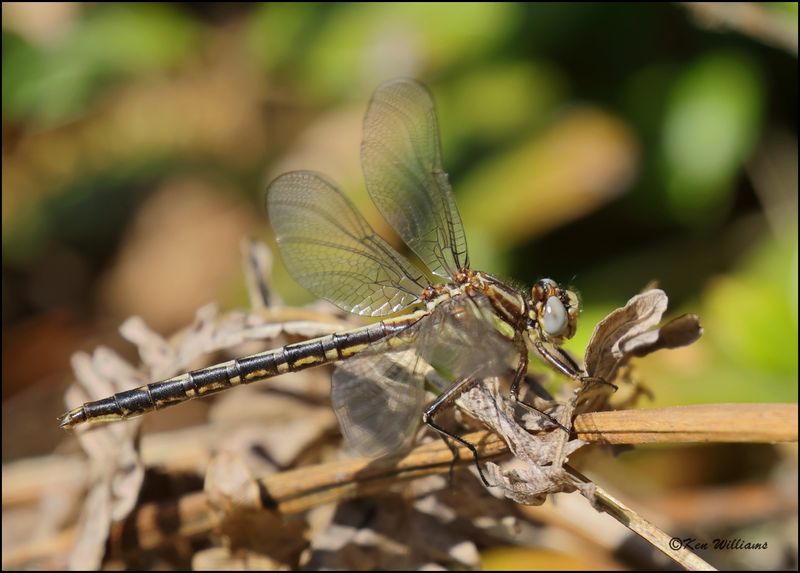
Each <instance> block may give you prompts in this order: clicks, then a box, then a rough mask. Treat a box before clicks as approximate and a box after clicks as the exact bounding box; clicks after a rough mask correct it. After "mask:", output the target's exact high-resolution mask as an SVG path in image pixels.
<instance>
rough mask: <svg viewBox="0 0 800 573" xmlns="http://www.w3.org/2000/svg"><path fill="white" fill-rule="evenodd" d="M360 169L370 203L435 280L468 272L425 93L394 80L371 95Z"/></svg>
mask: <svg viewBox="0 0 800 573" xmlns="http://www.w3.org/2000/svg"><path fill="white" fill-rule="evenodd" d="M361 164H362V168H363V170H364V177H365V179H366V184H367V190H368V191H369V194H370V196H371V197H372V200H373V202H374V203H375V205H376V206H377V207H378V209H379V210H380V212H381V213H382V214H383V216H384V217H385V218H386V220H387V221H389V223H390V224H391V225H392V227H394V229H395V230H396V231H397V233H398V234H399V235H400V237H401V238H402V239H403V240H404V241H405V242H406V244H407V245H408V246H409V247H411V249H412V250H413V251H414V252H415V253H416V254H417V256H419V258H420V259H422V261H423V262H424V263H425V264H426V265H427V266H428V268H429V269H430V270H431V272H433V274H435V275H437V276H440V277H443V278H450V277H452V276H453V274H454V273H455V271H457V270H458V269H459V268H462V267H467V266H469V258H468V256H467V240H466V237H465V236H464V228H463V226H462V224H461V216H460V215H459V214H458V208H457V206H456V203H455V200H454V198H453V193H452V191H451V189H450V183H449V182H448V180H447V174H446V173H445V172H444V170H443V169H442V153H441V146H440V143H439V126H438V122H437V119H436V110H435V109H434V106H433V100H432V99H431V96H430V94H429V93H428V90H427V89H425V88H424V87H423V86H422V85H420V84H418V83H416V82H414V81H412V80H393V81H390V82H386V83H384V84H382V85H381V86H379V87H378V89H377V90H375V94H374V95H373V96H372V101H371V102H370V104H369V108H368V109H367V115H366V117H365V118H364V139H363V143H362V144H361Z"/></svg>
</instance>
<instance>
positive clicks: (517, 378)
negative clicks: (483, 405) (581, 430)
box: [511, 339, 569, 434]
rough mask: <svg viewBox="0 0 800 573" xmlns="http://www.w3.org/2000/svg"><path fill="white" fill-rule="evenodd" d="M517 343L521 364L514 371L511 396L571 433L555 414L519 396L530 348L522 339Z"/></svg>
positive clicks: (526, 407) (520, 403)
mask: <svg viewBox="0 0 800 573" xmlns="http://www.w3.org/2000/svg"><path fill="white" fill-rule="evenodd" d="M520 343H521V346H520ZM517 345H518V347H520V352H519V364H517V369H516V370H515V371H514V378H513V380H512V381H511V398H512V399H513V400H514V402H516V403H517V404H519V405H520V406H522V407H524V408H525V409H526V410H528V411H529V412H534V413H536V414H539V415H540V416H542V417H543V418H545V419H546V420H548V421H549V422H551V423H553V424H555V425H556V426H558V427H559V428H561V429H562V430H564V431H565V432H566V433H567V434H569V429H568V428H566V427H565V426H564V425H563V424H562V423H561V422H559V421H558V420H556V419H555V418H553V416H551V415H550V414H548V413H547V412H542V411H541V410H540V409H539V408H536V407H535V406H532V405H530V404H528V403H527V402H525V401H524V400H522V399H521V398H520V397H519V385H520V383H521V382H522V380H523V379H524V378H525V375H526V374H527V373H528V349H527V348H526V347H525V342H524V341H522V340H521V339H520V340H519V341H518V342H517Z"/></svg>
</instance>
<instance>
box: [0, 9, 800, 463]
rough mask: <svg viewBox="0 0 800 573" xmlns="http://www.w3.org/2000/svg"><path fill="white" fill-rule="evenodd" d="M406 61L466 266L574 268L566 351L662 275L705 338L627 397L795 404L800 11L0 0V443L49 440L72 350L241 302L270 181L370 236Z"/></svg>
mask: <svg viewBox="0 0 800 573" xmlns="http://www.w3.org/2000/svg"><path fill="white" fill-rule="evenodd" d="M400 76H410V77H414V78H417V79H419V80H420V81H422V82H424V83H425V84H426V85H428V86H429V87H430V89H431V91H432V92H433V94H434V97H435V99H436V102H437V106H438V110H439V116H440V123H441V133H442V141H443V148H444V161H445V166H446V168H447V169H448V171H449V173H450V180H451V182H452V183H453V187H454V191H455V194H456V198H457V201H458V203H459V206H460V209H461V213H462V216H463V219H464V222H465V225H466V228H467V237H468V241H469V246H470V250H471V259H472V263H473V267H474V268H477V269H482V270H486V271H489V272H492V273H495V274H498V275H500V276H502V277H506V278H509V279H511V280H513V281H514V282H515V284H519V285H520V286H521V287H522V286H524V285H530V284H531V283H532V282H533V281H534V280H536V279H537V278H539V277H543V276H549V277H552V278H554V279H556V280H558V281H560V282H563V283H567V284H571V285H574V287H575V288H576V289H577V290H578V291H579V292H580V294H581V296H582V300H583V305H584V312H583V315H582V318H581V324H580V329H579V334H578V335H577V336H576V338H575V340H574V341H572V342H571V343H570V348H572V349H573V350H575V351H576V352H578V353H579V354H580V353H581V352H582V348H583V347H584V345H585V343H586V341H587V340H588V337H589V335H590V333H591V331H592V328H593V327H594V324H595V323H596V322H597V320H599V318H601V317H602V316H603V315H604V314H605V313H607V312H608V311H609V310H611V309H612V308H614V307H616V306H619V305H622V304H624V303H625V301H626V300H628V298H630V297H631V296H632V295H634V294H635V293H636V292H638V291H639V290H640V289H642V288H643V287H644V286H645V285H646V284H647V283H648V282H650V281H653V280H655V281H658V283H659V285H660V286H661V287H662V288H664V289H665V290H666V292H667V294H668V295H669V297H670V311H669V312H670V314H671V316H676V315H677V314H680V313H683V312H694V313H697V314H699V315H700V317H701V319H702V322H703V325H704V327H705V334H704V336H703V338H702V339H701V340H700V341H699V342H698V343H696V344H694V345H693V346H691V347H690V348H687V349H683V350H680V351H670V352H662V353H660V354H656V355H654V356H651V357H648V358H647V359H645V360H642V361H640V362H639V366H638V371H639V373H640V375H641V376H642V378H643V379H644V380H645V381H646V382H647V383H648V385H649V386H650V387H651V388H652V389H653V391H654V393H655V402H654V403H649V404H648V403H646V404H644V405H645V406H648V405H670V404H687V403H705V402H744V401H753V402H772V401H778V402H789V401H792V402H796V401H797V342H798V340H797V332H798V329H797V291H798V288H797V4H794V3H767V4H762V5H758V6H756V5H749V4H742V5H738V6H731V5H720V6H717V7H714V6H700V5H694V6H690V5H688V6H687V5H678V4H674V5H673V4H658V5H647V4H636V5H602V4H591V5H589V4H565V5H560V4H559V5H555V4H553V5H549V4H548V5H522V4H488V3H486V4H461V5H446V4H410V5H398V4H357V5H356V4H324V5H323V4H319V5H317V4H301V5H294V4H292V5H290V4H280V3H276V4H260V5H250V4H236V3H232V4H210V5H209V4H180V5H179V4H160V5H125V4H114V5H102V4H80V3H79V4H17V3H4V4H3V212H2V221H3V413H4V417H3V429H4V432H3V456H4V459H5V460H8V459H12V458H15V457H19V456H22V455H29V454H32V453H46V452H48V451H51V450H52V448H53V447H54V446H55V445H56V444H57V443H58V442H59V440H60V438H61V435H60V434H59V432H58V430H57V428H56V424H55V416H56V415H57V414H59V413H60V412H61V410H62V406H63V403H62V395H63V390H64V388H65V387H66V385H67V384H68V382H69V380H70V369H69V356H70V354H71V353H72V352H74V351H76V350H79V349H91V348H93V347H94V346H96V345H97V344H100V343H103V344H108V345H111V346H114V347H116V348H118V349H120V350H121V351H122V352H123V353H124V354H126V355H128V356H130V355H131V352H132V351H131V349H130V348H128V347H127V346H126V345H125V344H124V343H123V342H122V341H121V339H120V338H119V337H118V335H116V333H115V329H116V327H117V326H118V325H119V323H120V322H121V321H122V320H124V319H125V318H126V317H128V316H130V315H133V314H136V315H140V316H142V317H144V318H145V320H146V321H147V322H148V324H150V325H151V326H153V327H154V328H156V329H157V330H158V331H159V332H161V333H163V334H165V335H166V334H169V333H171V332H174V331H175V330H176V329H177V328H178V327H181V326H183V325H185V324H187V323H188V322H189V321H190V320H191V319H192V317H193V314H194V311H195V310H196V309H197V308H198V307H199V306H201V305H202V304H205V303H207V302H210V301H219V302H220V303H221V305H222V307H223V308H226V309H228V308H233V307H237V306H245V305H246V304H247V300H246V295H245V288H244V286H243V278H242V274H241V272H240V255H239V240H240V239H241V238H242V237H243V236H248V235H251V236H257V237H261V238H263V239H265V240H267V241H272V238H271V233H270V230H269V228H268V223H267V219H266V216H265V212H264V206H263V194H264V190H265V188H266V185H267V183H268V182H269V180H271V179H272V178H273V177H275V176H276V175H278V174H279V173H281V172H283V171H286V170H289V169H294V168H305V169H313V170H317V171H322V172H325V173H327V174H328V175H330V176H331V177H332V178H333V179H334V180H336V181H337V182H338V183H339V184H340V185H341V186H342V188H343V189H344V190H345V191H346V192H348V193H349V194H350V195H351V196H353V197H354V198H355V200H356V202H357V204H358V206H359V208H361V209H362V211H363V212H364V213H365V214H366V215H367V216H368V219H369V220H370V221H371V222H372V223H373V224H374V225H375V226H376V227H377V228H378V229H379V230H381V231H382V232H386V231H387V228H386V224H385V223H383V222H382V221H381V220H380V218H379V217H378V216H377V214H376V210H375V209H374V208H373V207H372V206H371V205H370V204H369V200H368V198H367V196H366V193H365V191H364V184H363V180H362V176H361V173H360V167H359V157H358V153H359V142H360V139H361V135H360V130H361V119H362V117H363V114H364V112H365V110H366V103H367V101H368V98H369V96H370V94H371V93H372V91H373V90H374V88H375V87H376V86H377V85H378V84H379V83H380V82H382V81H383V80H386V79H389V78H394V77H400ZM271 244H273V245H274V242H272V243H271ZM276 274H277V277H276V281H277V288H278V289H279V291H280V293H281V295H282V296H283V297H284V299H285V300H286V301H288V302H290V303H303V302H307V301H309V300H310V297H309V295H308V294H307V293H305V291H303V290H302V289H300V288H299V287H297V285H296V284H295V283H293V282H292V281H291V280H290V279H289V278H288V277H287V276H286V275H285V272H284V271H283V269H282V267H279V268H278V270H277V271H276ZM525 288H527V287H525ZM26 436H27V438H25V437H26Z"/></svg>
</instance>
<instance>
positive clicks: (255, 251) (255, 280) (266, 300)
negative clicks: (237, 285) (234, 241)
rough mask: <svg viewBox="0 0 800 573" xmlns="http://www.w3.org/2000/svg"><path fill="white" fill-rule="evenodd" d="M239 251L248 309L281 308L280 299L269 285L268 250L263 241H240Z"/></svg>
mask: <svg viewBox="0 0 800 573" xmlns="http://www.w3.org/2000/svg"><path fill="white" fill-rule="evenodd" d="M241 251H242V267H243V268H244V276H245V283H246V285H247V294H248V295H249V297H250V308H252V309H254V310H257V309H261V308H268V307H271V306H281V300H280V298H279V297H278V295H276V294H275V292H274V291H273V290H272V288H270V285H269V277H270V276H272V251H271V250H270V248H269V247H268V246H267V245H266V244H265V243H264V242H263V241H257V240H252V239H242V242H241Z"/></svg>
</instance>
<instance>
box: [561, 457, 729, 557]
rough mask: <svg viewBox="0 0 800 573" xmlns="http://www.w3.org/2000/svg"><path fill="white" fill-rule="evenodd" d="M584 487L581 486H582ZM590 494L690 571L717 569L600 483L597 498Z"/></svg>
mask: <svg viewBox="0 0 800 573" xmlns="http://www.w3.org/2000/svg"><path fill="white" fill-rule="evenodd" d="M564 468H565V469H566V470H567V472H568V473H570V474H571V475H572V476H573V477H575V478H576V479H578V480H579V481H582V482H583V483H593V482H592V481H591V480H589V478H587V477H586V476H584V475H583V474H581V473H580V472H578V471H577V470H575V469H574V468H571V467H570V466H568V465H566V466H564ZM579 491H580V490H579ZM587 498H588V499H589V500H590V501H592V502H593V503H594V504H595V506H596V507H598V509H602V510H603V511H605V512H606V513H608V514H609V515H611V516H612V517H613V518H614V519H616V520H617V521H619V522H620V523H621V524H622V525H624V526H625V527H627V528H628V529H630V530H631V531H633V532H634V533H635V534H637V535H639V536H640V537H642V538H643V539H645V540H646V541H648V542H649V543H651V544H652V545H653V546H654V547H656V548H657V549H658V550H659V551H661V552H662V553H663V554H664V555H666V556H667V557H669V558H670V559H672V560H673V561H675V562H676V563H678V564H679V565H681V566H682V567H683V568H685V569H687V570H689V571H716V568H715V567H712V566H711V565H709V564H708V563H706V562H705V561H703V560H702V559H701V558H700V557H698V556H697V555H695V554H694V553H692V552H691V551H689V550H688V549H686V548H685V547H683V546H682V545H681V544H678V546H677V547H676V548H672V547H670V541H673V542H674V538H673V537H672V536H670V535H668V534H667V533H665V532H664V531H662V530H661V529H659V528H658V527H656V526H655V525H653V524H652V523H650V522H649V521H647V520H646V519H644V518H643V517H642V516H640V515H639V514H638V513H636V512H635V511H633V510H632V509H630V508H629V507H627V506H626V505H625V504H624V503H622V502H621V501H619V500H618V499H617V498H615V497H614V496H612V495H611V494H610V493H608V492H607V491H605V490H604V489H603V488H601V487H600V486H598V485H596V484H595V485H594V499H591V498H589V497H588V496H587Z"/></svg>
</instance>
